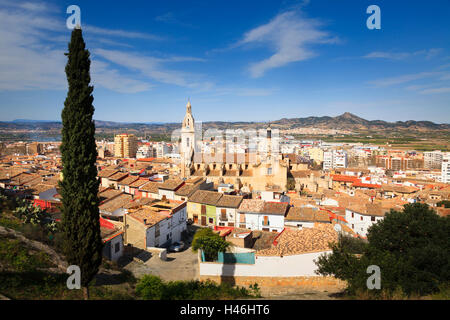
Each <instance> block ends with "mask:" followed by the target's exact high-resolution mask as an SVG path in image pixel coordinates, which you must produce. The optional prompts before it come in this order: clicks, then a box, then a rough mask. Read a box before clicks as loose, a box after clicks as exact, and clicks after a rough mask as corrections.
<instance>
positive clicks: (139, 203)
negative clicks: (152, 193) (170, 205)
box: [124, 198, 159, 209]
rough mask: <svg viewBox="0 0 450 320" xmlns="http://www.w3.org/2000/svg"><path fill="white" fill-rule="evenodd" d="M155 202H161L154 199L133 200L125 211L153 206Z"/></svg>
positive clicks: (125, 207) (126, 206)
mask: <svg viewBox="0 0 450 320" xmlns="http://www.w3.org/2000/svg"><path fill="white" fill-rule="evenodd" d="M155 201H159V200H157V199H153V198H139V199H133V200H131V201H130V202H128V203H127V204H126V205H125V206H124V209H136V208H140V207H141V206H144V205H148V204H151V203H152V202H155Z"/></svg>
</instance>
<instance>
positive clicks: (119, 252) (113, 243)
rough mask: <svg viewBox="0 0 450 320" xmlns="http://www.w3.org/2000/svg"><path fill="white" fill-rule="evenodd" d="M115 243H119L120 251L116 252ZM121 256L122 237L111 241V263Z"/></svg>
mask: <svg viewBox="0 0 450 320" xmlns="http://www.w3.org/2000/svg"><path fill="white" fill-rule="evenodd" d="M116 243H119V245H120V250H119V251H118V252H115V251H116ZM122 254H123V238H122V235H120V236H117V237H115V238H113V239H111V261H117V260H118V259H119V258H120V257H121V256H122Z"/></svg>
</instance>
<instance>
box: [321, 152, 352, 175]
mask: <svg viewBox="0 0 450 320" xmlns="http://www.w3.org/2000/svg"><path fill="white" fill-rule="evenodd" d="M347 159H348V157H347V152H345V151H343V150H333V151H326V152H324V153H323V170H330V169H332V168H347V164H348V160H347Z"/></svg>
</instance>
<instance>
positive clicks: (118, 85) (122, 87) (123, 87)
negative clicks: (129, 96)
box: [91, 60, 153, 93]
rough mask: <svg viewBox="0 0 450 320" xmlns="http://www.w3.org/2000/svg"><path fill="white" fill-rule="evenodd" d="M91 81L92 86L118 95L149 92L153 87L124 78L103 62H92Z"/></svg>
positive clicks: (143, 82)
mask: <svg viewBox="0 0 450 320" xmlns="http://www.w3.org/2000/svg"><path fill="white" fill-rule="evenodd" d="M91 73H92V79H93V83H94V85H100V86H102V87H104V88H106V89H109V90H112V91H116V92H120V93H137V92H143V91H148V90H150V89H151V88H152V87H153V85H151V84H150V83H148V82H145V81H140V80H136V79H133V78H131V77H127V76H124V75H123V74H121V73H120V72H119V71H118V70H117V69H114V68H111V66H110V65H109V64H107V63H105V62H102V61H98V60H93V61H92V68H91Z"/></svg>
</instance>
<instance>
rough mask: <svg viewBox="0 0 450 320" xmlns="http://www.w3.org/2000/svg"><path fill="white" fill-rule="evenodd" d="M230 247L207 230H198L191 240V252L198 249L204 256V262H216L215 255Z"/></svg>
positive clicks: (229, 244) (218, 236) (226, 242)
mask: <svg viewBox="0 0 450 320" xmlns="http://www.w3.org/2000/svg"><path fill="white" fill-rule="evenodd" d="M231 245H232V244H231V243H230V242H228V241H225V240H224V239H223V238H222V237H221V236H220V235H218V234H217V233H214V232H213V231H212V230H211V229H209V228H203V229H200V230H198V231H197V232H196V233H195V235H194V238H193V239H192V251H194V252H197V250H198V249H201V250H202V251H203V253H204V254H205V260H206V261H214V260H216V259H217V254H218V253H219V252H225V251H227V249H228V248H229V247H230V246H231Z"/></svg>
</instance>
